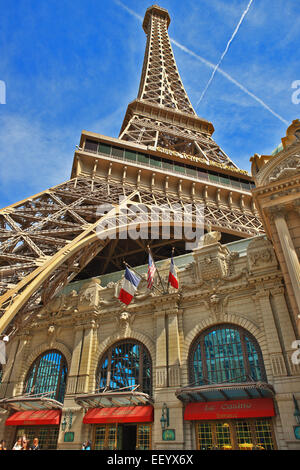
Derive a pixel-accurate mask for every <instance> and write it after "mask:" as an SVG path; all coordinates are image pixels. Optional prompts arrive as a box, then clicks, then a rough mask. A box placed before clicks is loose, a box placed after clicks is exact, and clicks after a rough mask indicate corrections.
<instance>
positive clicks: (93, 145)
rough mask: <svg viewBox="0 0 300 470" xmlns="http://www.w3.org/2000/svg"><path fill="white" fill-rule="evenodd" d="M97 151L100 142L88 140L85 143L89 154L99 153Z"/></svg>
mask: <svg viewBox="0 0 300 470" xmlns="http://www.w3.org/2000/svg"><path fill="white" fill-rule="evenodd" d="M97 149H98V142H96V141H94V140H88V139H87V140H86V141H85V146H84V150H86V151H87V152H93V153H97Z"/></svg>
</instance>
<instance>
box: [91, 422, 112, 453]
mask: <svg viewBox="0 0 300 470" xmlns="http://www.w3.org/2000/svg"><path fill="white" fill-rule="evenodd" d="M117 430H118V425H117V424H116V423H114V424H99V425H97V426H96V427H95V438H94V449H95V450H115V449H117V444H118V433H117Z"/></svg>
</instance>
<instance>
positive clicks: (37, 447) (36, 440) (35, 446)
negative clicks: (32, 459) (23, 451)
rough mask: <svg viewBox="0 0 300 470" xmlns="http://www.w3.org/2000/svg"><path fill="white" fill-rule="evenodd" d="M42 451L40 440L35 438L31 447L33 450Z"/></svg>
mask: <svg viewBox="0 0 300 470" xmlns="http://www.w3.org/2000/svg"><path fill="white" fill-rule="evenodd" d="M40 449H41V448H40V446H39V440H38V438H37V437H35V438H34V439H33V444H32V446H31V450H40Z"/></svg>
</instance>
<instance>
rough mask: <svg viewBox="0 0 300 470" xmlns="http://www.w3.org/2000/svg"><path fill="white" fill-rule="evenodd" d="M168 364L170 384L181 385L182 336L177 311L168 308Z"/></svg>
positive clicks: (173, 385) (171, 385)
mask: <svg viewBox="0 0 300 470" xmlns="http://www.w3.org/2000/svg"><path fill="white" fill-rule="evenodd" d="M166 313H167V315H168V317H167V318H168V366H169V386H170V387H175V386H179V385H180V364H181V351H180V338H179V329H178V317H177V312H176V311H174V310H168V311H167V312H166Z"/></svg>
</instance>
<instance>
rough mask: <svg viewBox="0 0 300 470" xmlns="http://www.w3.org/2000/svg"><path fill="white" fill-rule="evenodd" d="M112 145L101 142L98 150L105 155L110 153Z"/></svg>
mask: <svg viewBox="0 0 300 470" xmlns="http://www.w3.org/2000/svg"><path fill="white" fill-rule="evenodd" d="M110 150H111V146H110V145H107V144H99V148H98V152H99V153H104V155H110Z"/></svg>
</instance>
